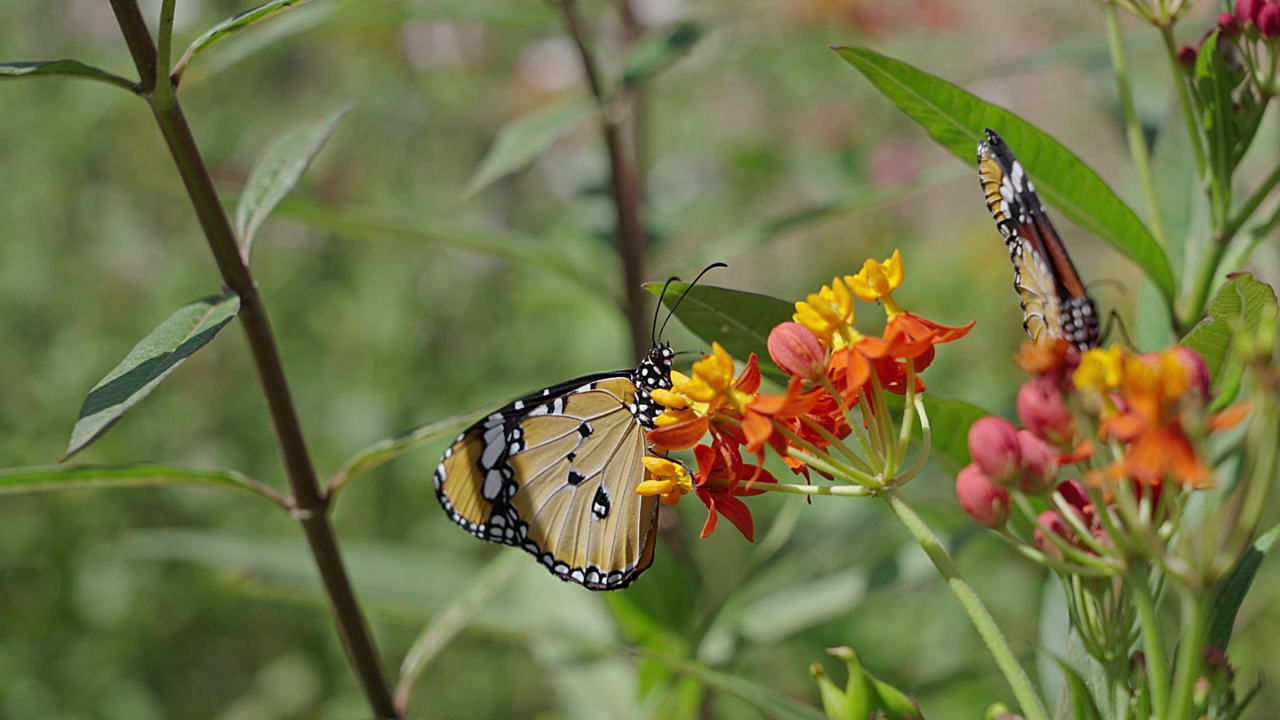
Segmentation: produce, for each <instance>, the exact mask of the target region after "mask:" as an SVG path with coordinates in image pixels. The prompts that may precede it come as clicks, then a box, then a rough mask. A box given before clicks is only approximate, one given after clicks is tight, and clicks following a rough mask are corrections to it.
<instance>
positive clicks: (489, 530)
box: [435, 345, 674, 590]
mask: <svg viewBox="0 0 1280 720" xmlns="http://www.w3.org/2000/svg"><path fill="white" fill-rule="evenodd" d="M673 357H674V353H673V352H672V350H671V348H670V347H669V346H667V345H658V346H655V347H654V348H653V349H652V350H650V351H649V354H648V356H647V357H646V358H645V359H644V360H643V361H642V362H641V363H640V365H639V366H638V367H637V368H636V369H635V370H630V371H618V372H612V373H600V374H596V375H588V376H586V377H581V378H577V379H575V380H570V381H568V382H565V383H561V384H560V385H556V386H554V387H550V388H547V389H545V390H542V391H540V392H536V393H533V394H531V395H528V396H526V397H523V398H521V399H519V400H516V401H515V402H513V403H511V404H510V405H507V406H506V407H504V408H502V409H501V410H498V411H496V412H494V413H493V414H491V415H489V416H488V417H486V418H484V419H483V420H481V421H480V422H477V423H476V424H475V425H472V426H471V427H470V428H468V429H467V430H466V431H464V432H463V433H462V434H461V435H459V436H458V438H457V440H455V441H454V443H453V445H452V446H451V447H450V448H449V449H448V450H446V451H445V454H444V457H443V458H442V459H441V460H440V464H439V466H437V468H436V473H435V488H436V496H437V497H438V498H439V500H440V504H441V505H442V506H443V507H444V510H445V512H446V513H447V514H448V515H449V518H450V519H451V520H453V521H454V522H455V523H457V524H458V525H460V526H462V527H463V528H465V529H466V530H467V531H468V532H470V533H471V534H473V535H475V536H476V537H479V538H483V539H485V540H489V541H492V542H496V543H502V544H505V545H513V546H515V547H519V548H522V549H524V550H525V551H527V552H529V553H530V554H532V555H533V556H534V557H536V558H538V561H539V562H541V563H542V564H543V565H545V566H546V567H547V569H548V570H550V571H551V572H552V574H554V575H556V576H557V577H559V578H560V579H562V580H566V581H568V582H575V583H578V584H580V585H584V586H586V587H588V588H590V589H592V590H616V589H619V588H624V587H626V586H627V585H629V584H630V583H631V582H632V581H633V580H635V579H636V578H637V577H638V576H639V575H640V573H642V572H644V571H645V570H646V569H647V568H648V567H649V565H650V564H651V563H652V562H653V547H654V542H655V540H656V538H657V535H656V533H655V526H656V523H657V518H658V507H659V502H658V498H656V497H652V496H641V495H639V494H638V493H637V492H636V488H637V487H638V486H639V484H640V483H641V482H642V481H643V480H644V479H645V472H646V470H645V467H644V463H643V462H642V459H643V458H644V457H645V455H647V454H648V453H649V443H648V441H647V440H646V439H645V433H646V432H647V431H648V430H650V429H652V428H653V421H654V418H656V417H657V416H658V414H659V413H660V412H661V410H662V409H661V407H659V406H658V405H657V404H656V403H655V402H654V401H653V400H652V398H651V397H650V395H649V391H650V390H652V389H654V388H670V387H671V362H672V358H673Z"/></svg>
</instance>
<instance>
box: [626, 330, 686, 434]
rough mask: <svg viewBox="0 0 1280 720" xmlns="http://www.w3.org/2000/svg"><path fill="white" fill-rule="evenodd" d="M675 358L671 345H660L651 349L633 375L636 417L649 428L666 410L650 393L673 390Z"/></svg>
mask: <svg viewBox="0 0 1280 720" xmlns="http://www.w3.org/2000/svg"><path fill="white" fill-rule="evenodd" d="M675 357H676V353H675V351H674V350H672V349H671V344H670V343H658V344H656V345H654V346H653V347H652V348H649V352H648V353H647V354H646V355H645V356H644V359H643V360H641V361H640V364H639V365H638V366H636V369H635V372H634V374H633V375H632V378H631V379H632V382H634V383H635V384H636V411H635V412H636V417H637V418H639V420H640V422H641V424H643V425H644V426H645V427H647V428H652V427H653V421H654V419H655V418H657V417H658V416H659V415H661V414H662V412H663V410H664V409H665V408H663V407H662V406H661V405H659V404H658V403H656V402H654V400H653V398H652V397H651V396H650V395H649V392H650V391H651V390H656V389H659V388H661V389H663V390H670V389H671V364H672V363H673V362H674V360H675Z"/></svg>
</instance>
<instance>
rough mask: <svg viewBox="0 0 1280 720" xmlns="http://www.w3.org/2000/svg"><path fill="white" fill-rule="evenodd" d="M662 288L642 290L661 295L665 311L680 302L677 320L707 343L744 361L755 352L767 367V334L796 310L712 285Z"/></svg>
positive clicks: (650, 286)
mask: <svg viewBox="0 0 1280 720" xmlns="http://www.w3.org/2000/svg"><path fill="white" fill-rule="evenodd" d="M662 286H663V284H662V283H646V284H645V286H644V287H645V289H646V290H648V291H649V292H651V293H653V294H654V295H658V296H660V297H661V298H662V302H663V304H665V305H666V306H667V307H668V308H671V307H674V306H675V304H676V303H677V302H679V303H680V306H679V307H678V308H677V309H676V317H678V318H680V322H681V323H683V324H684V326H685V327H687V328H689V330H690V331H692V332H693V333H694V334H696V335H697V336H698V337H701V338H702V339H703V340H706V341H707V342H712V341H714V342H718V343H720V344H721V345H723V346H724V349H725V350H727V351H729V354H730V355H732V356H734V357H735V358H737V359H739V360H742V361H744V362H745V361H746V359H747V356H748V355H750V354H751V353H755V354H756V355H757V356H759V357H760V359H761V362H762V363H765V364H767V363H768V361H769V348H768V346H767V343H768V340H769V332H770V331H771V330H773V327H774V326H775V325H777V324H779V323H784V322H788V321H790V320H791V315H792V313H794V312H795V310H796V308H795V305H793V304H792V303H788V302H785V301H783V300H779V299H777V298H774V297H769V296H768V295H759V294H756V293H750V292H743V291H742V290H730V289H728V288H721V287H714V286H712V285H694V286H693V287H692V288H691V287H690V286H689V283H683V282H673V283H671V284H670V285H669V286H668V287H667V290H666V293H665V294H664V293H663V291H662ZM682 296H683V298H684V299H683V300H681V299H680V298H681V297H682ZM707 351H708V352H710V348H707Z"/></svg>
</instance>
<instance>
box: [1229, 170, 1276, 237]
mask: <svg viewBox="0 0 1280 720" xmlns="http://www.w3.org/2000/svg"><path fill="white" fill-rule="evenodd" d="M1276 185H1280V164H1277V165H1276V167H1275V169H1273V170H1272V171H1271V174H1270V175H1268V176H1267V179H1266V180H1263V181H1262V185H1260V186H1258V189H1257V190H1256V191H1255V192H1254V193H1253V195H1250V196H1249V199H1248V200H1246V201H1245V202H1244V204H1243V205H1241V206H1240V209H1239V210H1238V211H1237V212H1236V214H1235V217H1233V218H1231V220H1230V221H1229V222H1228V223H1227V226H1226V228H1224V229H1223V231H1222V237H1223V238H1225V240H1228V241H1229V240H1231V239H1232V238H1234V237H1235V235H1236V233H1238V232H1240V228H1242V227H1244V224H1245V223H1246V222H1248V221H1249V218H1251V217H1253V214H1254V213H1255V212H1257V210H1258V207H1259V206H1260V205H1262V201H1263V200H1266V199H1267V196H1268V195H1270V194H1271V191H1272V190H1275V189H1276Z"/></svg>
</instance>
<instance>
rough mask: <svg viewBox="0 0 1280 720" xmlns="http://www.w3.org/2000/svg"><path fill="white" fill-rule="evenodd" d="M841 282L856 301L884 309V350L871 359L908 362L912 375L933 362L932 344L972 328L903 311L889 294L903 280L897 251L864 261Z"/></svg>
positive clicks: (879, 350) (953, 338) (952, 338)
mask: <svg viewBox="0 0 1280 720" xmlns="http://www.w3.org/2000/svg"><path fill="white" fill-rule="evenodd" d="M844 280H845V282H846V283H847V284H848V285H849V288H850V290H851V291H852V292H853V294H854V295H855V296H856V297H857V298H858V299H859V300H863V301H866V302H879V303H881V304H882V305H883V306H884V312H885V315H886V316H887V317H888V320H889V321H888V324H887V325H886V326H885V329H884V340H883V342H884V347H883V348H878V349H877V355H875V356H878V357H892V358H901V359H903V360H912V361H914V362H913V366H914V367H915V370H916V372H920V371H921V370H924V369H925V368H926V367H928V366H929V363H931V362H933V356H934V350H933V346H934V345H938V344H940V343H945V342H951V341H953V340H959V339H960V338H962V337H964V336H965V335H968V334H969V331H970V330H972V329H973V325H974V323H973V322H972V321H970V323H969V324H968V325H965V326H963V327H950V326H947V325H940V324H938V323H935V322H933V321H932V320H929V319H928V318H924V317H921V316H919V315H916V314H915V313H911V312H908V311H906V310H904V309H903V308H902V306H901V305H899V304H898V302H897V301H896V300H894V299H893V291H894V290H897V289H898V288H899V287H901V286H902V283H903V281H904V280H906V269H905V268H904V266H903V263H902V253H901V252H900V251H898V250H894V251H893V257H890V258H889V259H888V260H885V261H884V262H876V261H875V260H872V259H868V260H867V261H866V262H865V263H863V265H862V271H861V272H859V273H858V274H857V275H850V276H848V277H846V278H845V279H844Z"/></svg>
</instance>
